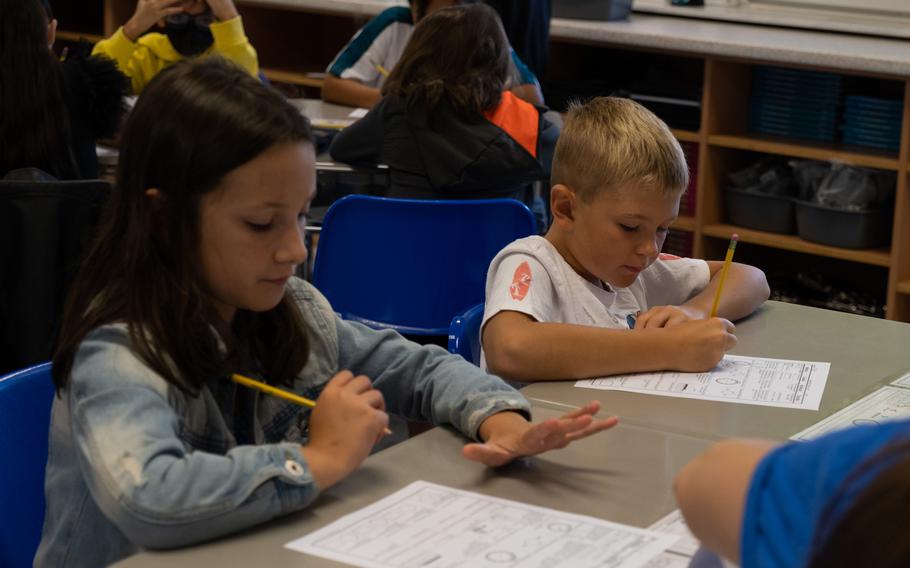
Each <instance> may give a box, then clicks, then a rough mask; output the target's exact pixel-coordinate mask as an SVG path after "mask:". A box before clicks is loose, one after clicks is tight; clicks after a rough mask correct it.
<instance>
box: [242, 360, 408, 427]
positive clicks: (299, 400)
mask: <svg viewBox="0 0 910 568" xmlns="http://www.w3.org/2000/svg"><path fill="white" fill-rule="evenodd" d="M231 380H232V381H234V382H235V383H237V384H238V385H243V386H245V387H249V388H251V389H255V390H258V391H260V392H264V393H265V394H269V395H272V396H274V397H277V398H281V399H284V400H287V401H289V402H293V403H295V404H299V405H300V406H306V407H309V408H313V407H315V406H316V401H314V400H310V399H309V398H306V397H303V396H300V395H297V394H294V393H292V392H288V391H286V390H284V389H279V388H277V387H273V386H272V385H269V384H266V383H263V382H262V381H257V380H255V379H251V378H249V377H244V376H243V375H238V374H237V373H234V374H233V375H231ZM382 433H383V434H385V435H386V436H391V435H392V431H391V430H389V429H388V428H383V430H382Z"/></svg>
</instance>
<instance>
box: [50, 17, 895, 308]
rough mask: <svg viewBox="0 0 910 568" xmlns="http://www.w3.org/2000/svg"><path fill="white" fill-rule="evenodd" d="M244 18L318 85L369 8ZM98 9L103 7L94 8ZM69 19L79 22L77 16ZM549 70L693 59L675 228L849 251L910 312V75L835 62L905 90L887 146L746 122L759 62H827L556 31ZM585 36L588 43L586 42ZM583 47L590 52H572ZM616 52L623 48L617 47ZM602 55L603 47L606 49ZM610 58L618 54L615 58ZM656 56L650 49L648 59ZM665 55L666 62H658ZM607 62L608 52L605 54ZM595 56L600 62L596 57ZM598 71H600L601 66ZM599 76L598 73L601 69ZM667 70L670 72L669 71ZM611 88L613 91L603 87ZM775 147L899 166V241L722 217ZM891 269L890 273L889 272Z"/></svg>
mask: <svg viewBox="0 0 910 568" xmlns="http://www.w3.org/2000/svg"><path fill="white" fill-rule="evenodd" d="M87 1H88V2H89V3H90V4H91V7H90V8H89V9H88V10H83V9H82V7H81V5H80V11H79V12H76V11H72V13H71V14H68V17H67V18H62V19H61V25H62V28H63V29H64V30H65V31H64V32H62V33H61V38H63V39H68V40H72V39H73V38H78V37H86V38H89V39H95V38H100V37H106V36H109V35H110V34H112V33H113V32H114V31H115V29H116V28H117V26H119V25H120V24H122V23H123V22H125V21H126V20H127V19H128V18H129V17H130V15H131V14H132V12H133V10H134V9H135V0H87ZM238 7H239V9H240V11H241V13H242V14H243V17H244V24H245V27H246V29H247V34H248V35H249V36H250V39H251V42H252V43H253V45H254V46H255V47H256V49H257V51H258V52H259V56H260V64H261V66H262V68H263V71H264V74H265V75H266V77H269V78H270V79H272V80H275V81H279V82H289V83H293V84H298V85H302V86H306V87H310V88H318V87H320V86H321V85H320V84H319V83H320V82H319V79H317V78H314V77H310V76H308V75H307V72H311V71H314V70H323V69H325V68H326V66H327V65H328V64H329V62H330V61H331V59H332V58H333V57H334V55H335V53H337V52H338V50H339V49H340V48H341V47H342V46H343V45H344V44H345V43H346V42H347V41H348V39H349V38H350V37H351V36H352V34H353V33H354V31H356V30H357V29H358V28H359V26H360V25H362V24H363V23H364V21H365V20H366V18H367V16H366V15H364V14H357V15H344V14H342V13H326V12H325V11H320V10H317V9H315V8H314V9H310V8H308V7H306V6H293V7H292V6H281V5H279V4H277V3H276V4H259V3H258V2H257V3H255V4H248V3H246V2H244V1H243V0H238ZM95 12H97V13H95ZM72 22H75V23H74V24H72V25H71V23H72ZM551 45H552V47H553V50H552V55H551V73H550V75H551V79H552V78H553V77H554V76H559V77H560V78H569V79H571V78H573V77H588V76H590V75H591V73H594V74H595V75H597V74H598V73H601V74H603V73H606V72H607V71H605V70H604V68H603V65H600V66H598V65H599V64H598V61H599V60H600V59H605V58H606V59H609V62H610V65H611V66H612V65H614V64H617V62H618V63H620V64H621V63H622V57H621V56H622V53H626V54H628V55H634V57H635V58H637V59H636V61H639V60H640V61H644V62H645V63H644V66H645V67H647V62H648V61H654V62H655V68H663V67H661V65H665V63H666V60H667V59H668V58H670V59H673V58H679V59H680V61H684V62H686V64H685V65H683V66H680V67H679V68H677V69H676V71H677V72H676V75H685V76H686V77H688V79H687V78H686V77H683V78H682V79H680V78H679V77H677V78H676V80H681V81H683V82H684V83H685V81H687V80H688V81H690V82H692V81H694V82H695V84H701V87H702V89H701V91H702V98H701V124H700V125H699V128H698V129H697V130H696V129H692V130H680V129H674V130H673V134H674V135H675V136H676V137H677V138H678V139H679V140H680V141H684V142H688V143H691V144H694V145H697V146H698V175H697V180H696V203H695V210H694V211H693V212H690V213H689V215H686V216H683V217H680V219H678V220H677V222H676V223H675V228H676V229H678V230H681V231H686V232H690V233H691V234H692V237H693V245H694V253H695V255H696V256H702V257H704V256H706V255H709V256H711V257H712V258H714V257H716V256H717V255H718V254H722V252H723V250H724V249H725V248H726V243H725V241H726V239H728V238H729V236H730V234H731V233H732V232H737V233H739V234H740V236H741V240H742V242H743V243H745V244H754V245H758V246H760V247H763V248H762V250H764V251H766V253H768V254H771V255H773V254H774V251H776V250H778V251H781V253H780V254H781V255H790V256H791V257H792V254H793V253H794V252H795V253H797V254H798V255H805V258H806V259H807V262H808V263H809V264H811V259H812V258H813V257H816V258H818V259H819V261H820V262H821V260H822V259H837V260H835V261H834V262H840V261H846V262H849V263H853V264H851V265H850V266H851V269H850V270H851V271H854V270H853V268H852V267H854V266H855V272H857V273H858V274H859V277H860V278H859V279H860V280H862V279H863V278H865V277H866V276H865V275H866V273H867V272H868V279H872V278H874V279H875V282H874V284H875V286H873V288H877V289H886V290H887V293H886V305H887V317H888V318H889V319H895V320H901V321H910V83H908V77H903V76H887V75H876V74H870V73H867V72H866V71H865V70H863V69H855V70H853V71H850V72H844V71H838V70H835V71H834V72H837V73H840V74H842V75H845V76H851V77H858V78H868V79H870V80H884V81H890V82H892V83H893V84H894V85H895V86H899V87H900V89H901V91H902V92H903V97H904V116H903V122H902V131H901V147H900V152H899V153H897V154H895V153H893V152H883V151H878V150H874V149H866V148H856V147H850V146H845V145H841V144H822V143H817V142H807V141H802V140H796V139H788V138H780V137H771V136H761V135H755V134H751V133H749V132H748V124H747V121H748V116H749V112H748V111H749V96H750V91H751V70H752V67H753V66H755V65H771V66H777V67H795V68H801V69H810V70H819V71H832V70H831V69H826V68H823V67H812V66H800V65H787V64H781V63H777V62H773V61H764V60H759V59H750V60H745V59H731V58H728V57H723V56H715V55H696V54H693V53H677V52H670V51H667V50H662V49H660V48H655V47H641V48H639V47H634V46H626V45H617V44H615V43H606V42H605V43H600V42H596V41H587V40H585V41H581V40H578V41H576V40H560V39H553V40H552V41H551ZM584 46H587V47H584ZM585 49H588V50H594V53H591V52H590V51H589V52H587V59H585V60H580V59H578V58H577V57H575V56H576V55H577V54H579V53H581V52H582V51H584V50H585ZM617 54H618V55H619V57H618V56H617ZM601 55H603V57H601ZM611 58H612V59H611ZM648 58H652V59H648ZM661 62H663V63H661ZM601 63H602V62H601ZM591 65H593V67H592V66H591ZM598 76H599V75H598ZM595 78H596V77H595ZM668 80H669V79H668ZM605 94H606V93H605ZM754 153H761V154H776V155H781V156H789V157H794V158H803V159H822V160H824V159H835V160H839V161H843V162H846V163H850V164H853V165H857V166H863V167H871V168H879V169H884V170H889V171H896V172H899V175H898V183H897V192H896V200H895V214H894V220H893V236H892V245H891V247H890V248H889V249H882V250H851V249H841V248H838V247H829V246H824V245H818V244H814V243H810V242H807V241H804V240H802V239H800V238H798V237H796V236H794V235H779V234H774V233H767V232H763V231H754V230H750V229H745V228H743V227H736V226H733V225H730V224H729V223H727V221H726V219H725V218H724V204H723V195H722V193H723V192H722V189H723V187H724V185H725V184H726V183H727V175H728V174H729V173H730V172H732V171H735V168H739V167H743V166H745V165H748V162H749V160H753V159H754V156H755V154H754ZM882 273H886V274H887V276H886V280H887V282H882V281H881V280H882V276H881V275H882Z"/></svg>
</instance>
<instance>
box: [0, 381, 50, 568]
mask: <svg viewBox="0 0 910 568" xmlns="http://www.w3.org/2000/svg"><path fill="white" fill-rule="evenodd" d="M53 400H54V383H53V381H52V380H51V364H50V363H44V364H43V365H38V366H35V367H31V368H28V369H23V370H21V371H17V372H15V373H10V374H9V375H6V376H4V377H0V456H3V458H2V459H3V461H2V465H0V566H5V567H9V568H19V567H26V566H29V567H30V566H31V565H32V559H33V558H34V556H35V551H36V550H37V549H38V542H39V540H40V539H41V528H42V525H43V523H44V469H45V466H46V465H47V439H48V431H49V426H50V412H51V403H52V402H53Z"/></svg>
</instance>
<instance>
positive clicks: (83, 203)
mask: <svg viewBox="0 0 910 568" xmlns="http://www.w3.org/2000/svg"><path fill="white" fill-rule="evenodd" d="M110 192H111V186H110V184H108V183H107V182H105V181H102V180H87V181H56V180H54V181H44V180H37V179H15V180H11V179H9V176H8V177H7V178H5V179H3V180H0V374H2V373H5V372H9V371H12V370H13V369H21V368H23V367H28V366H30V365H35V364H37V363H41V362H44V361H47V360H48V359H50V357H51V354H52V350H53V346H54V341H55V340H56V336H57V330H58V327H59V325H60V317H61V315H62V312H63V303H64V300H65V299H66V293H67V290H68V289H69V286H70V283H71V282H72V280H73V277H74V276H75V274H76V271H77V270H78V268H79V266H80V264H81V261H82V258H83V256H84V254H85V253H86V252H87V250H86V247H87V245H88V242H89V239H90V238H91V235H92V233H93V230H94V228H95V226H96V225H97V223H98V220H99V218H100V212H101V208H102V206H103V204H104V203H105V202H106V201H107V199H108V197H109V196H110Z"/></svg>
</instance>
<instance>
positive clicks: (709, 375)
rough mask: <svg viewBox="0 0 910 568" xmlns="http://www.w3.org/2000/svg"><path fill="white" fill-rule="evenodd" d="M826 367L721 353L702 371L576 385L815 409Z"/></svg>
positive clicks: (825, 380) (661, 373) (595, 380)
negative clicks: (709, 367)
mask: <svg viewBox="0 0 910 568" xmlns="http://www.w3.org/2000/svg"><path fill="white" fill-rule="evenodd" d="M830 369H831V364H830V363H821V362H813V361H791V360H789V359H764V358H760V357H741V356H738V355H726V356H725V357H724V358H723V359H722V360H721V361H720V363H718V364H717V365H716V366H715V367H714V368H713V369H711V370H710V371H708V372H706V373H681V372H675V371H665V372H659V373H635V374H631V375H618V376H615V377H606V378H602V379H590V380H585V381H578V382H576V383H575V386H576V387H581V388H588V389H602V390H618V391H628V392H638V393H644V394H657V395H662V396H675V397H680V398H699V399H704V400H717V401H722V402H737V403H740V404H759V405H763V406H781V407H784V408H800V409H805V410H818V406H819V404H821V400H822V394H823V393H824V392H825V383H826V382H827V380H828V372H829V371H830Z"/></svg>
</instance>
